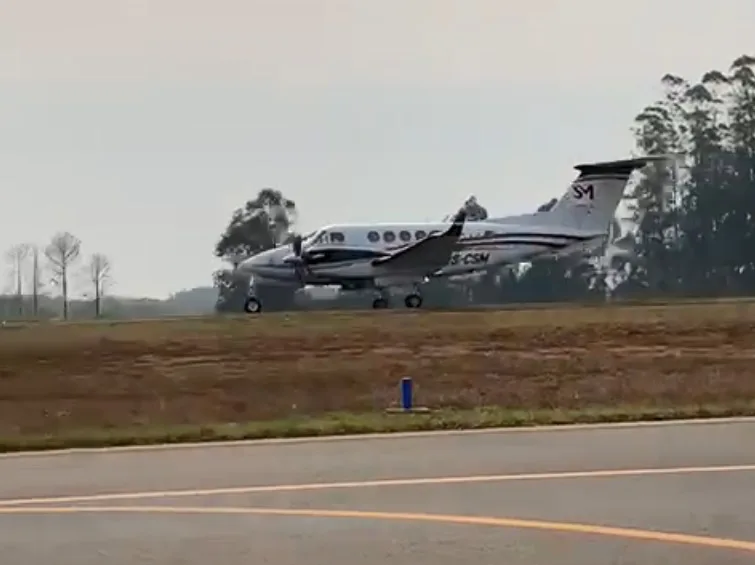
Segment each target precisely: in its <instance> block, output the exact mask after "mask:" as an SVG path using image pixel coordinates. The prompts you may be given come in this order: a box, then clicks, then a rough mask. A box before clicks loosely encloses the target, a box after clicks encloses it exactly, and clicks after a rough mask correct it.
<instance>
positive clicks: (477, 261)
mask: <svg viewBox="0 0 755 565" xmlns="http://www.w3.org/2000/svg"><path fill="white" fill-rule="evenodd" d="M489 259H490V253H487V252H484V251H467V252H465V253H454V254H453V255H451V261H450V263H451V265H484V264H485V263H487V262H488V260H489Z"/></svg>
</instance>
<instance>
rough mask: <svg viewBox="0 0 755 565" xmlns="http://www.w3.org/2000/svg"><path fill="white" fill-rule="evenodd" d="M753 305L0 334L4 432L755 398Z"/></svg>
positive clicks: (62, 327)
mask: <svg viewBox="0 0 755 565" xmlns="http://www.w3.org/2000/svg"><path fill="white" fill-rule="evenodd" d="M754 328H755V304H751V303H749V302H722V303H716V304H683V305H677V306H647V307H640V306H633V307H612V308H605V307H593V308H588V307H579V308H564V307H559V308H552V309H543V308H540V309H532V310H517V311H513V310H508V311H483V312H406V311H389V312H365V313H352V312H349V313H343V312H318V313H301V314H290V315H282V314H268V315H263V316H261V317H258V318H255V317H238V318H230V319H221V318H204V319H184V320H180V319H178V320H176V319H173V320H163V321H143V322H126V323H107V322H101V323H85V324H54V325H36V326H33V325H30V326H19V327H12V326H9V327H6V328H5V329H3V330H0V436H4V437H9V436H18V435H20V434H21V435H26V434H37V435H38V434H58V435H60V434H63V435H65V434H66V433H74V431H75V430H81V429H91V428H98V429H108V428H110V429H115V428H133V427H139V426H148V427H151V428H152V429H155V427H171V426H179V427H180V426H185V425H201V424H206V423H211V422H247V421H260V420H268V421H272V420H286V421H290V420H291V418H297V417H301V416H304V415H306V416H318V415H322V414H325V413H329V412H333V411H348V412H362V413H367V412H371V411H374V410H377V409H383V408H385V407H388V406H390V405H394V404H395V403H396V401H397V395H398V380H399V379H400V378H401V377H402V376H405V375H411V376H412V377H414V379H415V382H416V383H417V400H418V402H420V403H421V404H423V405H426V406H431V407H443V408H447V409H448V408H451V409H453V408H458V409H472V408H476V407H480V406H497V407H500V409H502V410H514V409H517V410H548V409H559V410H567V411H575V410H589V409H596V407H612V406H614V407H615V406H643V407H645V409H646V410H653V409H655V408H657V407H666V408H668V407H675V406H685V407H694V406H703V405H715V406H719V407H720V406H724V407H725V406H729V405H732V406H733V405H734V404H736V403H746V404H748V405H749V406H751V404H750V402H751V400H752V399H755V378H753V376H752V367H753V366H754V365H755V337H753V329H754Z"/></svg>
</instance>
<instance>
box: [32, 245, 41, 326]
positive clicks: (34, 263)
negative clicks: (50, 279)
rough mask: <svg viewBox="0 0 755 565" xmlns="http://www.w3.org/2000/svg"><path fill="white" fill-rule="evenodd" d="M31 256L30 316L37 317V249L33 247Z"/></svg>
mask: <svg viewBox="0 0 755 565" xmlns="http://www.w3.org/2000/svg"><path fill="white" fill-rule="evenodd" d="M33 253H34V255H33V256H32V275H31V277H32V278H31V308H32V315H33V316H34V317H35V318H36V317H38V316H39V249H38V248H37V247H36V246H35V247H34V251H33Z"/></svg>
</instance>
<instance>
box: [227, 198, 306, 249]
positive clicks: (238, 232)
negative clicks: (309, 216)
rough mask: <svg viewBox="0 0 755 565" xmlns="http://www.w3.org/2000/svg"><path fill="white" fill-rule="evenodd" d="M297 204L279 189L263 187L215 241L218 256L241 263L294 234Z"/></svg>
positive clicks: (236, 214) (238, 211) (233, 216)
mask: <svg viewBox="0 0 755 565" xmlns="http://www.w3.org/2000/svg"><path fill="white" fill-rule="evenodd" d="M295 219H296V204H295V203H294V201H293V200H289V199H287V198H286V197H285V196H283V193H281V191H279V190H274V189H272V188H263V189H262V190H260V191H259V193H258V194H257V197H256V198H255V199H253V200H249V201H247V202H246V204H245V205H244V207H243V208H239V209H237V210H235V211H234V212H233V215H232V216H231V220H230V221H229V222H228V225H227V226H226V228H225V231H224V232H223V233H222V234H221V236H220V239H219V240H218V242H217V243H216V245H215V256H216V257H220V258H222V259H227V260H229V261H231V262H233V263H238V262H239V261H240V260H241V259H242V258H244V257H248V256H251V255H254V254H255V253H260V252H261V251H265V250H267V249H271V248H273V247H275V246H276V245H278V244H281V243H284V242H285V241H287V240H288V239H289V237H290V236H291V233H290V229H291V227H292V226H293V224H294V223H295Z"/></svg>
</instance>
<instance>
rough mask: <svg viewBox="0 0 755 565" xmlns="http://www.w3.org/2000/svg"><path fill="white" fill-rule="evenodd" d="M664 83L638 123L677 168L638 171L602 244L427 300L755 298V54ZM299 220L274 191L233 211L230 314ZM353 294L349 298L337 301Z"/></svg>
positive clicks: (222, 253)
mask: <svg viewBox="0 0 755 565" xmlns="http://www.w3.org/2000/svg"><path fill="white" fill-rule="evenodd" d="M660 82H661V85H662V86H663V93H664V94H663V96H662V97H661V98H660V99H659V100H656V101H653V102H652V103H650V104H648V105H647V106H646V107H645V108H642V109H641V111H640V112H639V113H638V114H637V116H636V118H635V121H634V124H632V127H631V131H632V134H633V136H634V145H635V151H634V153H635V154H638V155H644V154H659V153H663V154H677V155H679V158H678V159H677V161H676V162H675V163H674V164H672V165H669V164H668V163H665V164H664V163H653V164H651V165H649V166H648V167H646V168H645V169H644V170H643V171H642V172H641V173H639V174H638V175H637V177H638V178H637V179H636V181H633V183H632V186H631V188H630V189H629V190H628V192H627V194H626V195H625V206H624V209H625V210H626V214H625V215H624V216H620V215H618V214H617V217H616V218H615V219H614V222H613V225H612V226H611V229H610V232H609V237H607V238H606V241H605V243H604V245H603V246H602V247H601V248H600V249H598V250H591V251H589V252H586V253H583V254H575V255H571V256H568V257H563V258H553V259H543V260H539V261H536V262H534V263H532V264H528V265H519V266H516V267H515V268H508V269H502V270H501V271H498V272H491V273H486V274H485V275H481V276H472V277H466V278H465V279H462V280H458V281H454V280H451V281H443V282H440V281H438V282H435V281H434V282H433V283H432V284H431V285H430V286H429V287H428V289H427V290H426V302H428V300H427V298H431V300H430V301H431V302H432V301H434V302H436V303H437V304H438V305H439V306H458V305H464V304H481V303H485V304H500V303H511V302H544V301H572V300H615V299H622V298H662V297H668V296H679V297H716V296H735V295H749V294H753V293H755V57H752V56H749V55H742V56H740V57H737V58H736V59H735V60H734V61H732V62H731V64H730V65H729V66H728V67H726V68H723V69H713V70H710V71H708V72H706V73H704V74H703V75H702V76H701V77H682V76H679V75H677V74H673V73H669V74H666V75H665V76H663V77H662V78H661V81H660ZM554 201H555V200H551V201H550V202H549V203H548V204H544V205H543V206H541V209H548V208H549V207H550V206H552V205H553V203H554ZM465 206H467V207H468V210H472V209H474V213H473V214H472V215H470V221H475V220H481V219H485V218H486V217H487V211H486V210H485V209H484V207H483V206H482V205H480V204H479V203H478V202H477V201H476V200H475V199H473V198H472V199H470V200H469V201H467V203H466V204H465ZM296 216H297V209H296V205H295V203H294V202H293V201H291V200H290V199H288V198H286V197H285V196H284V195H283V194H282V193H281V192H280V191H278V190H274V189H270V188H266V189H264V190H262V191H260V192H259V194H258V195H257V196H256V198H254V199H252V200H250V201H248V202H246V204H245V205H244V207H242V208H240V209H238V210H236V211H235V212H234V213H233V215H232V218H231V220H230V222H229V223H228V226H227V227H226V229H225V230H224V232H223V233H222V234H221V236H220V238H219V239H218V241H217V243H216V246H215V255H216V256H217V257H220V258H222V259H224V260H226V262H227V264H228V266H227V267H226V268H224V269H221V270H219V271H217V272H216V273H215V274H214V285H215V287H216V288H217V290H218V300H217V303H216V309H217V310H218V311H221V312H222V311H240V310H241V308H242V305H243V300H244V296H245V294H246V292H247V289H248V284H249V281H248V279H244V278H243V277H241V276H240V275H239V274H238V272H237V271H236V270H235V266H236V265H238V263H239V261H240V260H241V259H243V258H244V257H247V256H250V255H252V254H254V253H257V252H260V251H263V250H265V249H269V248H271V247H273V246H275V245H279V244H285V243H286V242H287V241H288V240H289V239H290V238H291V236H292V230H293V228H294V227H295V224H296ZM271 292H274V291H273V290H271ZM278 292H279V294H280V291H278ZM277 299H278V300H277V302H278V304H277V306H278V307H285V308H289V307H294V302H293V301H292V299H291V297H290V296H280V295H279V296H277ZM348 301H349V299H348V298H347V295H346V294H345V293H344V295H343V297H342V298H341V300H340V302H339V301H336V302H334V303H331V306H333V305H335V306H339V305H344V304H348ZM268 304H269V302H268ZM309 306H311V304H310V305H309Z"/></svg>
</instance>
